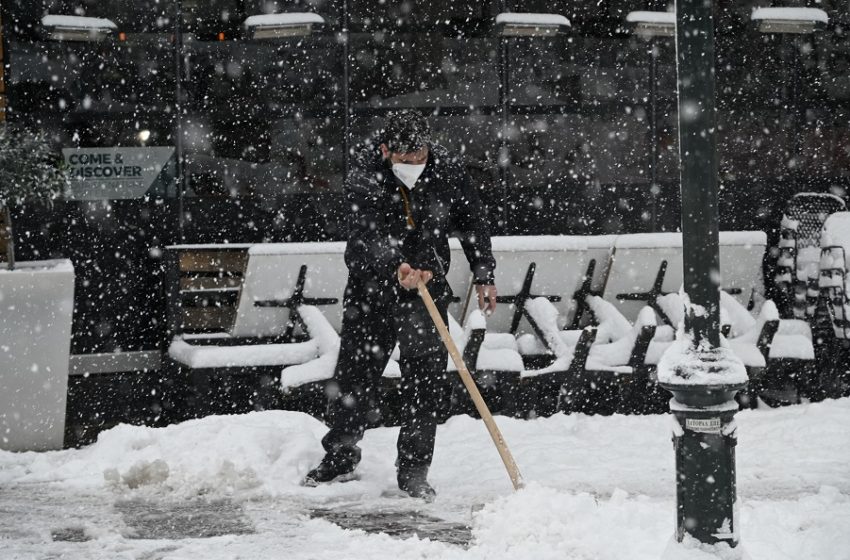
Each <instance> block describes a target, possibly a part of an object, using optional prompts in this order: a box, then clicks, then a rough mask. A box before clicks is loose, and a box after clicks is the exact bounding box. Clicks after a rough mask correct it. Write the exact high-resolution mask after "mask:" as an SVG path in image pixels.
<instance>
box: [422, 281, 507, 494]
mask: <svg viewBox="0 0 850 560" xmlns="http://www.w3.org/2000/svg"><path fill="white" fill-rule="evenodd" d="M416 287H417V289H418V290H419V295H420V296H421V297H422V301H424V302H425V307H427V308H428V313H429V314H430V315H431V319H432V320H433V321H434V324H435V325H436V326H437V331H438V332H439V333H440V338H441V339H443V344H445V345H446V349H448V351H449V355H450V356H451V357H452V361H453V362H454V364H455V366H456V367H457V372H458V373H459V374H460V378H461V380H462V381H463V384H464V386H465V387H466V390H467V391H468V392H469V396H470V397H472V402H473V403H474V404H475V408H476V410H478V414H480V415H481V419H482V420H484V425H485V426H487V431H488V432H490V437H491V438H493V443H494V444H496V450H497V451H498V452H499V456H500V457H501V458H502V462H503V463H504V464H505V468H506V469H507V471H508V476H510V477H511V483H512V484H513V485H514V490H519V489H520V488H522V486H523V482H522V475H521V474H520V473H519V468H518V467H517V465H516V462H515V461H514V457H513V455H511V451H510V449H508V445H507V444H506V443H505V438H504V437H502V432H501V431H499V427H498V426H497V425H496V422H495V421H494V420H493V415H492V414H490V409H489V408H487V403H485V402H484V399H483V398H482V397H481V393H480V392H479V391H478V387H477V386H476V385H475V381H474V380H473V379H472V375H471V374H470V373H469V370H468V369H466V364H465V363H464V362H463V357H462V356H461V354H460V352H459V351H458V349H457V346H455V343H454V341H453V340H452V337H451V335H450V334H449V329H448V328H447V327H446V323H445V322H444V321H443V317H442V316H441V315H440V311H439V310H438V309H437V306H436V305H435V304H434V300H433V299H432V298H431V294H430V293H429V292H428V288H427V287H426V286H425V283H424V282H422V280H420V281H419V283H418V284H417V285H416Z"/></svg>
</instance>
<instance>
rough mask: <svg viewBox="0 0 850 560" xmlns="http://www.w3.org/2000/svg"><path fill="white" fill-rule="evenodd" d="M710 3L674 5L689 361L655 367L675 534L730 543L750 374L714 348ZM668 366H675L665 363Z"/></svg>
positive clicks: (692, 0)
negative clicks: (670, 453) (669, 432)
mask: <svg viewBox="0 0 850 560" xmlns="http://www.w3.org/2000/svg"><path fill="white" fill-rule="evenodd" d="M712 4H713V2H712V1H711V0H678V2H677V9H676V56H677V65H676V66H677V78H678V79H677V82H678V93H679V149H680V160H681V164H680V175H681V191H682V249H683V265H684V289H685V291H686V292H687V294H688V296H689V298H690V302H691V304H692V306H691V307H690V308H689V309H688V313H687V314H686V319H685V337H684V338H683V339H682V340H680V341H677V342H678V343H680V345H679V346H676V345H674V347H675V348H676V350H677V352H682V355H683V356H687V357H689V358H690V360H679V359H678V357H677V356H674V355H673V353H671V352H669V351H668V353H667V354H665V356H664V357H663V358H662V364H659V384H660V385H661V386H662V387H663V388H664V389H666V390H668V391H670V392H671V393H672V394H673V399H672V400H671V401H670V408H671V411H672V412H673V416H674V418H675V420H676V428H675V430H674V437H673V442H674V448H675V454H676V485H677V491H676V510H677V515H676V519H677V523H676V540H677V541H678V542H682V541H683V540H684V538H685V536H686V535H690V536H691V537H693V538H695V539H697V540H698V541H700V542H702V543H706V544H715V543H718V542H725V543H727V544H729V545H730V546H733V547H734V546H736V545H737V544H738V531H737V516H736V515H735V509H736V508H735V504H736V488H735V424H734V419H733V416H734V414H735V412H736V411H737V409H738V405H737V403H736V402H735V400H734V396H735V393H736V392H738V391H739V390H741V389H743V388H744V387H746V382H747V380H746V371H745V370H744V368H743V365H742V364H740V361H737V362H735V359H734V356H731V355H730V353H729V352H728V351H727V350H726V349H722V348H720V306H719V300H720V293H719V268H720V267H719V233H718V215H717V192H718V187H717V145H716V138H715V137H716V109H715V85H714V84H715V76H714V61H715V56H714V18H713V13H712V11H713V6H712ZM672 349H673V348H671V350H672ZM671 356H672V357H671ZM668 358H669V361H668V363H667V364H665V361H666V360H667V359H668ZM670 364H672V365H673V366H675V367H666V366H670ZM730 364H732V365H735V364H737V366H738V367H731V366H730ZM662 366H665V367H662Z"/></svg>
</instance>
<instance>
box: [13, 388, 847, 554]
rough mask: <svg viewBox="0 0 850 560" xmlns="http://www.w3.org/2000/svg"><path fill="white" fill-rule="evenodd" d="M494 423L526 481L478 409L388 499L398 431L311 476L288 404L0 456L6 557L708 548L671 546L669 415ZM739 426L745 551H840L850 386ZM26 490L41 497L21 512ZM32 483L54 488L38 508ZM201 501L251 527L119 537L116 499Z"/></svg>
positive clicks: (441, 434) (378, 436)
mask: <svg viewBox="0 0 850 560" xmlns="http://www.w3.org/2000/svg"><path fill="white" fill-rule="evenodd" d="M496 421H497V423H498V425H499V428H500V430H501V431H502V433H503V435H504V437H505V440H506V441H507V442H508V444H509V445H510V447H511V451H512V452H513V454H514V456H515V457H516V460H517V463H518V465H519V467H520V469H521V470H522V472H523V475H524V477H525V480H526V481H527V483H528V486H527V487H526V488H525V489H524V490H522V491H520V492H516V493H514V492H512V490H511V485H510V481H509V479H508V476H507V474H506V473H505V470H504V467H503V465H502V464H501V462H500V460H499V457H498V453H497V452H496V450H495V449H494V447H493V444H492V442H491V441H490V439H489V437H488V436H487V432H486V429H485V427H484V425H483V423H482V422H481V421H480V420H474V419H472V418H469V417H466V416H463V417H456V418H452V419H451V420H450V421H449V422H447V423H446V424H444V425H442V426H440V427H439V430H438V435H437V448H436V452H435V456H434V464H433V467H432V469H431V473H430V476H429V478H430V480H431V482H432V484H433V485H434V487H435V488H436V490H437V493H438V497H437V501H436V502H435V503H434V504H431V505H427V506H426V505H423V504H421V503H420V502H416V501H413V500H408V499H401V498H397V497H387V495H388V494H389V495H391V496H392V493H393V492H395V476H394V475H395V469H394V466H393V462H394V460H395V440H396V438H397V436H398V429H397V428H380V429H376V430H370V431H368V432H367V434H366V437H365V438H364V440H363V443H362V448H363V461H362V463H361V465H360V466H359V467H358V473H359V479H358V480H355V481H353V482H348V483H345V484H331V485H327V486H322V487H319V488H304V487H301V486H300V485H299V481H300V480H301V478H302V477H303V475H304V474H305V473H306V472H307V470H308V469H309V468H311V467H312V466H314V464H315V463H316V462H317V461H318V460H319V459H320V458H321V455H322V448H321V444H320V439H321V437H322V436H323V435H324V434H325V433H326V430H327V428H326V427H325V426H324V425H322V424H321V423H320V422H319V421H317V420H315V419H313V418H311V417H309V416H306V415H304V414H300V413H293V412H282V411H266V412H257V413H250V414H246V415H240V416H218V417H208V418H204V419H201V420H192V421H189V422H185V423H183V424H180V425H175V426H169V427H167V428H159V429H154V428H145V427H135V426H123V425H122V426H118V427H116V428H113V429H111V430H109V431H107V432H104V433H102V434H101V436H100V438H99V439H98V441H97V443H95V444H93V445H91V446H89V447H87V448H84V449H72V450H66V451H58V452H48V453H8V452H0V484H2V485H3V488H4V492H3V493H2V495H0V509H3V510H4V511H7V512H10V514H9V515H6V516H2V517H0V534H3V551H4V558H5V557H9V558H41V557H62V558H70V559H80V560H82V559H86V560H107V559H109V560H111V559H113V558H125V557H126V558H130V557H133V558H141V557H149V558H153V557H157V558H163V559H170V560H177V559H184V558H205V559H208V560H225V559H230V558H236V557H242V558H265V557H268V554H269V550H274V551H275V554H276V555H278V556H280V557H286V558H314V559H317V560H318V559H331V558H337V557H338V555H339V551H340V550H348V551H350V552H349V553H348V555H349V556H350V557H352V558H369V559H370V560H401V559H414V558H415V559H435V560H436V559H457V560H483V559H485V558H535V559H541V560H548V559H552V560H554V559H558V560H563V559H564V558H593V559H598V560H621V559H623V558H628V559H630V560H650V559H651V560H657V559H659V558H662V557H663V555H664V554H665V550H666V551H667V552H666V553H667V554H671V553H679V552H681V551H682V550H684V551H687V553H688V555H685V556H682V555H679V556H678V557H677V556H673V557H669V556H668V558H676V560H678V559H679V558H688V560H694V559H696V560H703V559H705V560H708V559H709V558H713V559H714V560H716V557H712V556H709V555H708V554H707V553H705V552H703V551H701V550H699V549H697V548H688V547H689V546H690V545H691V544H692V543H685V544H684V545H676V546H674V547H672V552H671V548H670V547H669V546H668V545H669V542H670V538H671V535H672V533H673V528H674V527H673V519H674V513H675V507H676V506H675V483H674V480H675V474H674V466H673V463H674V455H673V448H672V445H671V443H670V417H669V415H658V416H632V417H626V416H620V415H614V416H608V417H604V416H594V417H587V416H583V415H571V416H565V415H555V416H552V417H551V418H539V419H536V420H531V421H523V420H516V419H509V418H504V417H497V418H496ZM736 422H737V424H738V426H739V430H738V434H739V445H738V447H737V456H738V464H737V468H738V496H739V500H740V504H741V508H740V510H741V524H740V526H741V542H742V547H743V549H744V550H745V551H746V552H748V553H749V554H750V555H751V556H752V558H794V559H795V560H815V559H817V560H822V559H824V558H843V557H845V556H846V555H845V556H842V555H843V554H844V553H845V551H847V550H848V549H850V533H848V532H847V530H846V529H847V527H848V526H850V479H848V477H847V464H848V463H850V448H848V446H847V445H846V442H847V434H846V429H845V427H846V426H847V425H848V423H850V399H842V400H839V401H826V402H823V403H819V404H814V405H802V406H793V407H786V408H783V409H775V410H771V409H767V410H763V409H762V410H753V411H751V410H746V411H742V412H740V413H739V414H738V415H737V416H736ZM16 492H18V493H21V492H23V493H24V495H25V496H26V497H27V498H26V503H27V504H34V505H32V506H29V505H28V506H26V508H27V509H25V510H15V509H14V508H13V507H12V506H14V505H15V502H13V501H11V500H12V496H14V495H15V493H16ZM81 496H82V497H84V499H85V501H84V502H82V503H83V504H84V506H85V507H80V504H81V502H80V499H81V498H80V497H81ZM34 497H41V498H42V499H43V500H44V501H46V502H47V506H45V507H43V508H41V510H40V511H41V513H40V514H39V512H38V511H36V510H38V509H39V508H38V507H37V505H38V503H39V502H33V498H34ZM198 498H201V499H204V500H219V499H222V498H226V499H228V500H230V501H232V502H233V503H234V504H237V506H238V508H240V509H241V511H242V513H243V515H245V516H246V517H247V518H248V519H249V522H250V523H251V524H252V525H253V526H254V527H255V529H256V532H255V533H253V534H250V533H249V534H244V535H227V536H223V537H214V538H207V539H177V540H167V541H163V540H153V541H152V540H144V539H141V540H140V539H133V538H128V537H124V536H123V534H122V533H121V531H122V528H121V527H122V521H121V519H120V518H116V515H115V504H116V502H118V501H122V500H139V499H142V500H150V501H152V502H153V503H168V501H182V502H184V503H185V502H186V501H187V500H190V499H198ZM474 505H483V508H481V509H478V508H477V507H472V506H474ZM471 507H472V509H473V510H476V509H477V510H478V511H477V513H474V514H471V513H470V508H471ZM98 508H100V509H98ZM317 508H324V509H332V510H335V511H346V510H351V509H352V508H358V510H359V511H362V512H364V513H370V512H379V511H390V512H391V511H399V512H400V513H403V512H405V511H408V512H409V511H419V512H421V513H423V514H426V515H430V516H435V517H438V518H441V519H454V520H461V521H463V522H466V523H470V524H471V525H472V534H473V540H472V542H471V543H470V545H469V547H468V548H464V547H458V546H450V545H447V544H444V543H438V542H431V541H428V540H421V539H418V538H408V539H394V538H390V537H389V536H387V535H374V534H367V533H364V532H362V531H350V530H344V529H342V528H340V527H338V526H336V525H334V524H332V523H330V522H328V521H325V520H319V519H310V518H309V516H308V514H307V512H308V511H309V510H311V509H317ZM37 515H53V516H54V517H53V518H50V519H54V521H49V520H48V521H47V522H46V521H45V518H43V517H38V516H37ZM98 516H99V517H98ZM56 519H58V520H56ZM66 519H67V520H75V522H81V521H80V520H83V519H93V521H92V527H94V528H96V530H93V531H91V532H90V534H91V538H92V540H91V541H89V542H55V541H53V540H52V539H51V538H50V535H49V529H52V528H53V527H54V526H58V527H64V526H67V525H63V524H62V523H67V522H68V521H67V520H66ZM51 523H55V525H53V524H51ZM87 526H88V525H87ZM32 527H39V528H40V529H39V531H40V532H36V533H33V532H32Z"/></svg>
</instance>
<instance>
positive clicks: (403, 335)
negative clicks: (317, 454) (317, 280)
mask: <svg viewBox="0 0 850 560" xmlns="http://www.w3.org/2000/svg"><path fill="white" fill-rule="evenodd" d="M432 284H433V285H432ZM429 288H431V290H432V293H433V294H434V300H435V303H436V304H437V308H438V309H439V311H440V314H441V315H442V316H443V321H446V320H447V308H448V301H449V296H448V293H447V292H448V291H447V289H445V282H444V281H442V282H441V281H439V280H438V281H436V282H434V281H432V282H429ZM382 296H383V297H382V298H380V299H379V298H376V297H374V294H371V295H370V294H368V293H367V291H366V290H365V289H364V287H363V286H362V285H360V284H359V282H357V281H355V280H352V279H349V283H348V286H347V287H346V297H345V301H344V311H343V313H344V314H343V320H342V332H341V335H340V337H341V341H340V352H339V360H338V362H337V366H336V370H335V372H334V378H333V381H332V383H331V385H330V386H329V391H328V392H329V395H330V397H331V402H330V412H331V430H330V431H329V432H328V433H327V435H326V436H325V437H324V438H323V439H322V445H323V446H324V448H325V450H326V451H327V453H328V458H329V459H331V460H333V461H335V462H339V463H340V464H344V465H346V466H348V465H351V466H353V465H354V464H357V462H359V460H360V448H359V447H358V446H357V444H358V442H359V441H360V440H361V439H362V438H363V433H364V431H365V430H366V427H367V426H368V425H369V424H370V423H371V420H374V419H376V418H377V415H378V414H379V412H378V399H379V396H380V395H379V391H380V384H381V376H382V374H383V372H384V368H385V367H386V365H387V362H388V361H389V358H390V354H391V353H392V351H393V349H394V348H395V344H396V341H398V344H399V349H400V360H399V365H400V367H401V399H402V417H401V431H400V432H399V436H398V467H399V470H406V469H410V468H427V467H428V466H430V464H431V458H432V456H433V454H434V438H435V436H436V432H437V418H438V415H439V414H440V412H441V410H442V408H441V407H443V406H446V403H448V401H449V399H450V392H451V389H450V385H449V383H448V381H447V376H446V363H447V360H448V352H447V351H446V349H445V346H444V345H443V343H442V341H441V340H440V336H439V333H438V332H437V329H436V327H435V326H434V323H433V321H432V320H431V317H430V315H429V314H428V310H427V308H426V307H425V304H424V302H423V301H422V299H421V298H420V297H419V295H418V292H417V291H416V290H411V291H407V290H405V289H404V288H401V287H397V288H396V287H393V288H392V294H391V297H387V296H388V294H386V293H385V294H383V295H382ZM373 415H374V416H373Z"/></svg>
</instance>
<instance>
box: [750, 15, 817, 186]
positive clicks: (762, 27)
mask: <svg viewBox="0 0 850 560" xmlns="http://www.w3.org/2000/svg"><path fill="white" fill-rule="evenodd" d="M751 19H752V21H753V23H754V24H755V25H756V27H757V29H758V30H759V31H760V32H762V33H765V34H788V35H793V36H794V40H793V57H794V60H793V62H792V72H793V80H792V81H791V94H790V96H789V97H790V99H789V104H790V105H791V106H792V110H793V117H794V127H793V128H794V131H793V132H792V135H791V139H792V140H791V142H792V144H791V154H792V157H793V158H794V160H795V161H794V163H795V171H799V167H798V166H799V161H798V160H799V158H800V134H801V132H802V130H803V124H804V123H803V116H802V114H801V111H800V109H801V107H800V97H801V95H800V89H801V88H800V52H801V50H802V48H803V45H802V41H801V39H800V36H801V35H810V34H813V33H815V32H817V31H821V30H823V29H824V28H825V27H826V24H827V23H828V22H829V16H827V14H826V12H825V11H823V10H820V9H818V8H756V9H754V10H753V13H752V16H751ZM792 176H793V177H798V176H799V172H797V173H794V174H793V175H792ZM794 182H795V183H796V181H794ZM795 187H796V185H795Z"/></svg>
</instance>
